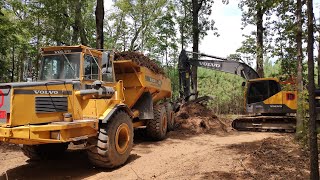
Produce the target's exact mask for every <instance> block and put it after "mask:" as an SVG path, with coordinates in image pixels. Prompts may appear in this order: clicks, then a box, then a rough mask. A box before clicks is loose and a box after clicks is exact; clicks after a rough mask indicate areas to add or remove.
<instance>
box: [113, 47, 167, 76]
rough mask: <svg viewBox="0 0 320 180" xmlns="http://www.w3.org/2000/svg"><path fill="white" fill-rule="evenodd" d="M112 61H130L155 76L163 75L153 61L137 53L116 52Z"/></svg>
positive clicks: (162, 71)
mask: <svg viewBox="0 0 320 180" xmlns="http://www.w3.org/2000/svg"><path fill="white" fill-rule="evenodd" d="M114 60H115V61H117V60H132V61H133V62H135V63H137V64H138V65H139V66H144V67H146V68H148V69H150V70H151V71H153V72H154V73H156V74H162V75H165V73H164V70H163V69H162V68H161V67H160V66H159V65H158V64H157V63H156V61H155V60H151V59H150V58H149V57H147V56H145V55H143V54H142V53H139V52H133V51H124V52H116V53H115V54H114Z"/></svg>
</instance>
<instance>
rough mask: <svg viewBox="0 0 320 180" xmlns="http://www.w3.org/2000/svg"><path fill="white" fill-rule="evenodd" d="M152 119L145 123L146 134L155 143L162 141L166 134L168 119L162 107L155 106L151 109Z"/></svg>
mask: <svg viewBox="0 0 320 180" xmlns="http://www.w3.org/2000/svg"><path fill="white" fill-rule="evenodd" d="M153 113H154V119H150V120H148V121H147V134H148V136H149V137H150V138H152V139H153V140H156V141H160V140H163V139H164V138H165V137H166V134H167V128H168V125H167V124H168V119H167V112H166V108H165V106H164V105H162V104H160V105H156V106H154V107H153Z"/></svg>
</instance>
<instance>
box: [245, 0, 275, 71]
mask: <svg viewBox="0 0 320 180" xmlns="http://www.w3.org/2000/svg"><path fill="white" fill-rule="evenodd" d="M279 2H281V1H279V0H268V1H257V0H241V1H240V3H239V7H240V9H241V10H242V22H243V25H244V27H245V26H247V25H248V24H251V25H255V26H256V32H255V33H256V47H255V48H256V52H255V53H256V65H257V73H258V74H259V76H260V77H264V71H263V55H264V54H265V45H264V39H265V38H264V34H265V28H264V24H265V23H264V19H269V17H270V10H271V9H272V8H273V7H275V6H277V5H278V4H279ZM266 16H267V17H266Z"/></svg>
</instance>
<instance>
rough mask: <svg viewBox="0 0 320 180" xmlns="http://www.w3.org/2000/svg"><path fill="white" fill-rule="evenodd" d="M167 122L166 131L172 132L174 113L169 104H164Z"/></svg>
mask: <svg viewBox="0 0 320 180" xmlns="http://www.w3.org/2000/svg"><path fill="white" fill-rule="evenodd" d="M165 106H166V112H167V121H168V131H173V130H174V111H173V107H172V104H171V103H169V102H168V103H166V104H165Z"/></svg>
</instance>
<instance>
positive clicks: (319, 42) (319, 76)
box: [318, 30, 320, 89]
mask: <svg viewBox="0 0 320 180" xmlns="http://www.w3.org/2000/svg"><path fill="white" fill-rule="evenodd" d="M318 33H319V34H320V30H319V31H318ZM318 88H319V89H320V36H319V37H318Z"/></svg>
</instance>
